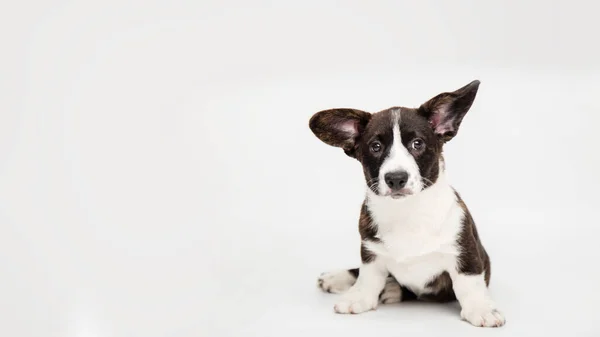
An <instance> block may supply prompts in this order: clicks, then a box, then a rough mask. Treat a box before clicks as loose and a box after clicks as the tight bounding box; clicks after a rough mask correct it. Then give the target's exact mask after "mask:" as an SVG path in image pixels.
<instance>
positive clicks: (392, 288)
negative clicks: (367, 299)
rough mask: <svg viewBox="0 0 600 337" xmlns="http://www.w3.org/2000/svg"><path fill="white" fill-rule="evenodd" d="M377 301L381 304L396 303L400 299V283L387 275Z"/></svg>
mask: <svg viewBox="0 0 600 337" xmlns="http://www.w3.org/2000/svg"><path fill="white" fill-rule="evenodd" d="M379 301H380V302H381V303H383V304H391V303H398V302H400V301H402V289H401V288H400V284H399V283H398V282H397V281H396V280H395V279H393V278H391V277H388V279H387V280H386V282H385V287H384V288H383V291H382V292H381V295H379Z"/></svg>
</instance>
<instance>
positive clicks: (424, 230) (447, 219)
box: [365, 180, 464, 293]
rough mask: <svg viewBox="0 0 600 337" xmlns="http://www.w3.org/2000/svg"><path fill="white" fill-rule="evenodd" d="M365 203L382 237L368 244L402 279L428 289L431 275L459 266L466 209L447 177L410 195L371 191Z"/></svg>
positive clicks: (418, 290)
mask: <svg viewBox="0 0 600 337" xmlns="http://www.w3.org/2000/svg"><path fill="white" fill-rule="evenodd" d="M367 205H368V207H369V212H370V215H371V217H372V218H373V220H374V223H375V224H376V225H377V236H376V237H377V238H378V239H379V240H380V242H379V243H373V242H365V244H366V247H367V249H369V250H370V251H372V252H373V253H375V254H376V255H377V258H378V259H382V260H383V261H384V263H385V265H386V267H387V268H388V270H389V271H390V273H392V275H394V277H395V278H396V279H397V280H398V281H399V282H400V283H401V284H403V285H405V286H407V287H409V288H410V289H411V290H413V291H414V292H416V293H422V292H426V289H424V287H425V285H426V284H427V283H428V282H429V281H431V280H432V279H433V278H434V277H435V276H437V275H439V274H440V273H442V272H444V271H447V270H448V269H449V268H454V267H455V266H456V258H457V256H458V254H459V251H458V247H457V245H456V242H457V238H458V235H459V234H460V231H461V229H462V220H463V217H464V211H463V209H462V208H461V207H460V206H459V205H458V203H457V202H456V195H455V194H454V190H452V188H451V187H450V186H449V185H447V184H446V183H445V182H444V181H443V180H442V181H438V182H437V183H436V184H435V185H433V186H431V187H430V188H428V189H427V190H425V191H423V192H421V193H419V194H418V195H415V196H413V197H409V198H406V200H402V199H401V200H394V199H390V198H377V197H373V196H370V197H369V199H368V201H367Z"/></svg>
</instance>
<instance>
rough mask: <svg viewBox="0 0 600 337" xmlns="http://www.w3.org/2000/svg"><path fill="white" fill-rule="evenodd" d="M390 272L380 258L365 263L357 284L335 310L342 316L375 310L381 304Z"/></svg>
mask: <svg viewBox="0 0 600 337" xmlns="http://www.w3.org/2000/svg"><path fill="white" fill-rule="evenodd" d="M387 276H388V271H387V269H386V268H385V264H384V263H383V261H381V259H380V258H377V257H375V258H374V259H372V260H371V261H368V262H366V261H364V259H363V264H362V265H361V266H360V271H359V273H358V279H357V280H356V283H355V284H354V285H353V286H352V287H351V288H350V289H348V291H347V292H346V293H344V294H343V295H342V299H341V301H340V302H338V303H337V304H336V305H335V307H334V309H335V312H337V313H340V314H360V313H361V312H365V311H369V310H373V309H375V308H376V307H377V303H378V302H379V294H380V293H381V291H382V290H383V287H384V286H385V281H386V278H387Z"/></svg>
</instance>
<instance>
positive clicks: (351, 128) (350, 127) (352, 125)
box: [338, 120, 358, 136]
mask: <svg viewBox="0 0 600 337" xmlns="http://www.w3.org/2000/svg"><path fill="white" fill-rule="evenodd" d="M338 128H339V130H340V131H342V132H344V133H347V134H348V135H349V136H354V135H356V134H357V133H358V121H354V120H349V121H344V122H342V123H340V124H339V125H338Z"/></svg>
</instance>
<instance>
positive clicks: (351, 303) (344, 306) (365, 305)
mask: <svg viewBox="0 0 600 337" xmlns="http://www.w3.org/2000/svg"><path fill="white" fill-rule="evenodd" d="M377 302H378V298H377V296H376V295H375V296H373V295H371V294H366V293H365V292H363V291H360V290H354V291H352V290H351V291H349V292H348V293H346V294H345V295H343V297H342V300H341V301H340V302H338V303H337V304H336V305H335V306H334V307H333V309H334V310H335V312H337V313H338V314H360V313H362V312H365V311H369V310H374V309H375V308H377Z"/></svg>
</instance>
